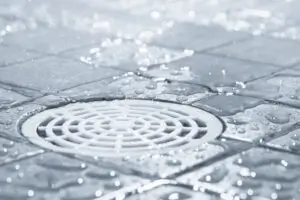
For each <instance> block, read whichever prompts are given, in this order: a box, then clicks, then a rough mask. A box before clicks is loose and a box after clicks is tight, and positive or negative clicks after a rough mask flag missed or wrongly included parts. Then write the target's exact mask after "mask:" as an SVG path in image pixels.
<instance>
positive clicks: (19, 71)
mask: <svg viewBox="0 0 300 200" xmlns="http://www.w3.org/2000/svg"><path fill="white" fill-rule="evenodd" d="M41 66H42V67H41ZM14 67H15V69H12V68H3V69H0V79H1V80H3V81H7V82H10V83H13V84H16V85H20V86H24V87H28V88H33V89H38V90H40V91H43V92H55V91H58V90H60V89H65V88H68V87H72V86H76V85H78V84H81V83H84V82H86V81H90V80H101V78H106V77H110V76H114V75H119V74H122V73H123V72H122V71H120V70H116V69H107V70H102V69H101V68H100V69H99V68H98V69H97V68H93V67H89V66H86V65H84V64H82V63H79V62H75V61H72V60H67V59H58V58H55V57H51V58H43V59H39V60H35V61H33V62H30V65H29V64H25V63H23V64H19V65H16V66H14ZM12 73H13V74H14V79H12V78H11V76H10V75H11V74H12ZM73 73H75V74H76V76H70V74H73ZM66 77H69V78H67V79H66Z"/></svg>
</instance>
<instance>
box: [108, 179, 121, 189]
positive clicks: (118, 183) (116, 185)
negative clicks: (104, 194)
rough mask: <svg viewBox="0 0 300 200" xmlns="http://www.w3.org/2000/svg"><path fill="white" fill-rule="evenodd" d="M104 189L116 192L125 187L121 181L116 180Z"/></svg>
mask: <svg viewBox="0 0 300 200" xmlns="http://www.w3.org/2000/svg"><path fill="white" fill-rule="evenodd" d="M104 187H105V188H106V189H108V190H116V189H120V188H122V187H123V183H122V182H121V181H120V180H115V181H113V182H111V183H107V184H105V185H104Z"/></svg>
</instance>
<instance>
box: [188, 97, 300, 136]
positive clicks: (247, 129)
mask: <svg viewBox="0 0 300 200" xmlns="http://www.w3.org/2000/svg"><path fill="white" fill-rule="evenodd" d="M210 99H211V101H210ZM194 105H195V106H197V107H202V108H205V109H208V110H210V111H211V112H213V113H215V114H217V115H221V116H223V117H222V119H223V120H224V121H225V122H226V125H227V129H226V131H225V132H224V133H223V135H224V136H228V137H233V138H238V139H242V140H248V141H252V140H258V139H261V138H269V137H270V138H272V137H276V136H279V135H280V134H282V133H283V132H285V131H286V130H287V129H289V128H291V127H292V126H293V125H295V124H296V123H297V122H298V119H299V117H300V111H299V110H297V109H295V108H290V107H286V106H281V105H275V104H266V103H264V102H263V101H262V100H260V99H255V98H250V97H238V96H229V97H226V96H222V95H221V96H215V97H211V98H210V97H209V98H207V99H202V100H200V101H199V102H196V103H194Z"/></svg>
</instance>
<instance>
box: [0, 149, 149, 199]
mask: <svg viewBox="0 0 300 200" xmlns="http://www.w3.org/2000/svg"><path fill="white" fill-rule="evenodd" d="M0 173H1V174H3V176H2V177H1V178H0V183H1V185H2V190H1V192H0V197H2V198H5V199H36V200H40V199H45V200H46V199H49V200H50V199H53V198H55V199H76V198H77V199H80V198H81V199H94V198H97V197H100V196H102V195H104V194H106V193H108V192H112V191H115V190H118V189H120V188H122V187H126V186H128V185H131V184H133V183H138V182H141V183H142V182H143V181H145V180H144V179H141V178H138V177H135V176H129V175H125V174H122V173H121V172H119V171H114V170H111V169H109V168H105V167H100V166H97V167H96V166H93V165H90V164H87V163H84V162H82V161H77V160H74V159H71V158H67V157H64V156H61V155H59V154H54V153H46V154H43V155H40V156H37V157H35V158H31V159H27V160H24V161H20V162H18V163H17V164H10V165H6V166H4V167H2V168H1V169H0ZM28 180H30V181H28Z"/></svg>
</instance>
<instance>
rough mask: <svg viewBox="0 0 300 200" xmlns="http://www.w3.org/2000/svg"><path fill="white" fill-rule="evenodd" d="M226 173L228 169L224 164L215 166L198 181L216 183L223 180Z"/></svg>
mask: <svg viewBox="0 0 300 200" xmlns="http://www.w3.org/2000/svg"><path fill="white" fill-rule="evenodd" d="M227 174H228V170H227V169H226V168H225V167H224V166H220V167H215V168H214V169H213V171H212V172H211V173H209V174H206V175H205V176H203V177H202V178H200V181H205V182H210V183H217V182H220V181H221V180H223V179H224V177H225V176H226V175H227Z"/></svg>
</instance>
